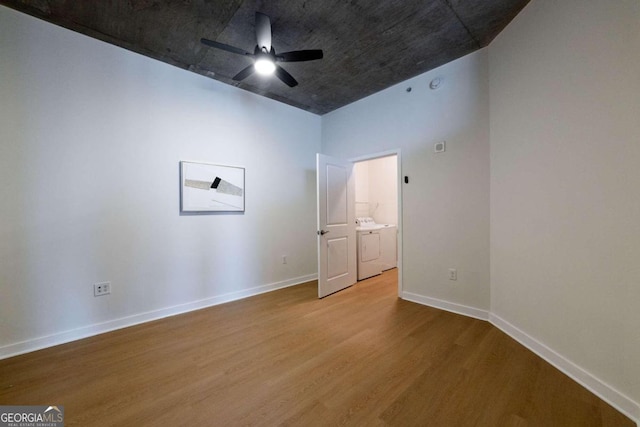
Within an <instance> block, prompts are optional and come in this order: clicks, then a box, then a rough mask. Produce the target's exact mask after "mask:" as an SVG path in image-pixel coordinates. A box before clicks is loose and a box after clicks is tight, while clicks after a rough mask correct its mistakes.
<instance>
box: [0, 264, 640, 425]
mask: <svg viewBox="0 0 640 427" xmlns="http://www.w3.org/2000/svg"><path fill="white" fill-rule="evenodd" d="M396 283H397V275H396V271H395V270H391V271H389V272H386V273H384V274H383V275H381V276H377V277H375V278H372V279H369V280H367V281H363V282H360V283H358V284H357V285H355V286H353V287H352V288H349V289H347V290H344V291H342V292H339V293H337V294H334V295H331V296H328V297H326V298H324V299H322V300H318V299H317V298H316V295H317V289H316V283H315V282H312V283H308V284H304V285H300V286H295V287H292V288H287V289H283V290H279V291H275V292H271V293H268V294H263V295H259V296H256V297H252V298H248V299H245V300H242V301H236V302H232V303H228V304H224V305H219V306H215V307H211V308H208V309H204V310H199V311H196V312H192V313H188V314H184V315H180V316H175V317H171V318H167V319H162V320H159V321H155V322H151V323H147V324H144V325H139V326H134V327H130V328H127V329H122V330H119V331H115V332H111V333H107V334H103V335H99V336H96V337H92V338H88V339H84V340H81V341H76V342H73V343H69V344H65V345H61V346H57V347H53V348H49V349H45V350H41V351H37V352H34V353H30V354H26V355H22V356H17V357H14V358H11V359H6V360H2V361H0V404H2V405H7V404H15V405H18V404H19V405H36V404H38V405H64V409H65V418H66V424H65V425H66V426H147V425H150V426H173V425H176V426H184V425H202V426H237V425H260V426H273V425H298V426H312V425H355V426H376V425H380V426H414V425H415V426H492V427H493V426H545V427H546V426H635V424H634V423H633V422H632V421H631V420H629V419H628V418H626V417H624V416H623V415H621V414H620V413H619V412H617V411H616V410H615V409H613V408H612V407H610V406H609V405H607V404H606V403H604V402H603V401H602V400H600V399H598V398H597V397H596V396H594V395H593V394H591V393H590V392H589V391H587V390H586V389H584V388H583V387H582V386H580V385H578V384H577V383H575V382H574V381H572V380H571V379H569V378H568V377H566V376H565V375H564V374H562V373H561V372H559V371H558V370H556V369H555V368H553V367H552V366H550V365H549V364H548V363H546V362H545V361H543V360H542V359H540V358H539V357H537V356H536V355H534V354H533V353H531V352H530V351H529V350H527V349H526V348H524V347H523V346H521V345H520V344H518V343H517V342H515V341H514V340H512V339H511V338H509V337H508V336H507V335H505V334H504V333H502V332H501V331H500V330H498V329H497V328H495V327H494V326H492V325H491V324H489V323H487V322H483V321H480V320H475V319H470V318H466V317H463V316H459V315H456V314H452V313H448V312H445V311H440V310H437V309H433V308H430V307H425V306H421V305H419V304H415V303H411V302H407V301H403V300H400V299H398V298H397V296H396V295H397V285H396Z"/></svg>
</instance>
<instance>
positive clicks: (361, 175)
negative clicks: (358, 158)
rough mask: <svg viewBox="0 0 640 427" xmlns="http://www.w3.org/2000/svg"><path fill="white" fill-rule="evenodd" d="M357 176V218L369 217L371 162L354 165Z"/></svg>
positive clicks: (354, 172)
mask: <svg viewBox="0 0 640 427" xmlns="http://www.w3.org/2000/svg"><path fill="white" fill-rule="evenodd" d="M353 174H354V175H355V177H356V178H355V179H356V182H355V184H356V185H355V187H356V189H355V193H356V194H355V197H356V218H360V217H366V216H369V215H370V213H369V162H368V161H366V162H357V163H356V164H354V165H353Z"/></svg>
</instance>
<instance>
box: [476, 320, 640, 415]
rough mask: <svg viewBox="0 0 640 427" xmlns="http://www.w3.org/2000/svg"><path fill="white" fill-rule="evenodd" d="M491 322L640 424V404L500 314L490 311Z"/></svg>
mask: <svg viewBox="0 0 640 427" xmlns="http://www.w3.org/2000/svg"><path fill="white" fill-rule="evenodd" d="M489 322H490V323H491V324H492V325H494V326H495V327H496V328H498V329H500V330H501V331H502V332H504V333H505V334H507V335H509V336H510V337H511V338H513V339H514V340H516V341H518V342H519V343H520V344H522V345H523V346H525V347H527V348H528V349H529V350H531V351H533V352H534V353H535V354H537V355H538V356H540V357H541V358H543V359H544V360H546V361H547V362H549V363H550V364H551V365H553V366H554V367H556V368H558V369H559V370H560V371H562V372H563V373H564V374H566V375H567V376H569V377H570V378H571V379H573V380H574V381H576V382H577V383H578V384H580V385H582V386H583V387H585V388H586V389H587V390H589V391H591V392H592V393H593V394H595V395H596V396H598V397H600V398H601V399H602V400H604V401H605V402H607V403H608V404H610V405H611V406H613V407H614V408H616V409H617V410H618V411H620V412H622V413H623V414H624V415H626V416H627V417H629V418H631V419H632V420H633V421H635V423H636V425H639V424H640V405H639V404H638V403H636V402H634V401H633V400H631V399H630V398H629V397H627V396H625V395H624V394H622V393H620V392H619V391H618V390H616V389H614V388H613V387H611V386H610V385H608V384H606V383H604V382H603V381H601V380H600V379H598V378H597V377H595V376H594V375H592V374H590V373H589V372H587V371H585V370H584V369H582V368H581V367H579V366H578V365H576V364H575V363H573V362H571V361H570V360H568V359H566V358H565V357H563V356H562V355H560V354H558V353H556V352H555V351H553V350H552V349H550V348H549V347H547V346H546V345H544V344H543V343H541V342H540V341H538V340H536V339H535V338H533V337H532V336H530V335H528V334H527V333H526V332H524V331H522V330H520V329H518V328H517V327H515V326H513V325H512V324H511V323H509V322H507V321H506V320H504V319H502V318H501V317H500V316H498V315H496V314H493V313H490V314H489Z"/></svg>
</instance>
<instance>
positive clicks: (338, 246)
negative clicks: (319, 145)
mask: <svg viewBox="0 0 640 427" xmlns="http://www.w3.org/2000/svg"><path fill="white" fill-rule="evenodd" d="M316 171H317V185H318V189H317V191H318V193H317V194H318V297H319V298H322V297H324V296H327V295H329V294H332V293H334V292H337V291H339V290H341V289H344V288H347V287H349V286H351V285H353V284H354V283H355V282H356V280H357V276H356V275H357V271H356V218H355V194H354V193H355V177H354V174H353V163H351V162H348V161H346V160H341V159H334V158H332V157H329V156H325V155H323V154H318V155H317V164H316Z"/></svg>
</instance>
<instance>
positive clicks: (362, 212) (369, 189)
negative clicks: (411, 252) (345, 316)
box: [352, 150, 402, 296]
mask: <svg viewBox="0 0 640 427" xmlns="http://www.w3.org/2000/svg"><path fill="white" fill-rule="evenodd" d="M352 161H353V163H354V176H355V216H356V218H357V219H358V220H360V219H364V220H365V221H373V223H375V224H377V225H382V226H384V227H383V228H380V229H378V230H375V231H372V232H369V231H367V230H366V229H365V228H366V227H360V224H358V225H359V228H358V229H359V230H364V231H361V232H359V233H358V237H357V240H358V250H359V252H358V255H357V257H358V268H359V269H360V268H361V269H362V271H363V272H364V273H363V274H361V273H360V270H359V272H358V280H364V279H366V278H367V277H370V276H373V275H376V274H379V273H380V272H382V271H386V270H389V269H392V268H397V269H398V296H402V244H401V240H402V239H401V236H402V233H401V218H402V216H401V212H400V211H401V206H402V204H401V190H402V187H401V163H400V152H399V150H398V151H393V152H385V153H377V154H371V155H367V156H363V157H359V158H357V159H352ZM363 225H365V226H366V225H367V224H363ZM376 228H377V227H376ZM363 233H367V235H364V234H363ZM368 233H375V234H377V233H379V236H374V235H369V234H368ZM372 237H373V239H372ZM367 238H369V239H370V241H371V240H375V241H376V242H378V241H379V247H378V245H377V244H376V245H374V246H373V251H374V252H376V253H378V252H379V254H380V255H379V258H378V259H377V260H373V261H370V259H371V258H372V256H370V255H371V254H369V253H367V247H366V244H365V243H364V242H366V239H367ZM369 252H371V250H370V251H369ZM363 255H364V256H363ZM375 256H376V255H373V257H375ZM372 264H375V266H373V268H371V267H372ZM378 270H380V271H378Z"/></svg>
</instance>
